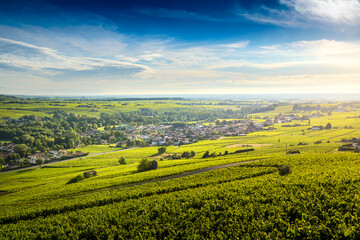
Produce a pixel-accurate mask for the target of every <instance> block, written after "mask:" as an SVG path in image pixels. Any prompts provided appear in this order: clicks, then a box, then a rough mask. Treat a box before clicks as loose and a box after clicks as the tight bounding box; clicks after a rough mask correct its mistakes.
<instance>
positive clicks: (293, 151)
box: [286, 150, 300, 154]
mask: <svg viewBox="0 0 360 240" xmlns="http://www.w3.org/2000/svg"><path fill="white" fill-rule="evenodd" d="M286 154H300V151H299V150H290V151H288V152H287V153H286Z"/></svg>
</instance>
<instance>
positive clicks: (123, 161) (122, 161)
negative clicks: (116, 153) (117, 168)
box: [119, 156, 126, 165]
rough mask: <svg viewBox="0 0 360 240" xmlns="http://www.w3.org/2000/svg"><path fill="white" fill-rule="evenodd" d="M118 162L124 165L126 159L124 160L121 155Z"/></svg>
mask: <svg viewBox="0 0 360 240" xmlns="http://www.w3.org/2000/svg"><path fill="white" fill-rule="evenodd" d="M119 163H120V164H121V165H125V164H126V161H125V158H124V157H123V156H121V158H120V159H119Z"/></svg>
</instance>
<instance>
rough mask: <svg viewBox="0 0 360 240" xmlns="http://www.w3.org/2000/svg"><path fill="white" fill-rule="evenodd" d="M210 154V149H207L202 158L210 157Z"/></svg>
mask: <svg viewBox="0 0 360 240" xmlns="http://www.w3.org/2000/svg"><path fill="white" fill-rule="evenodd" d="M209 156H210V152H209V151H206V152H205V153H204V155H203V156H202V158H208V157H209Z"/></svg>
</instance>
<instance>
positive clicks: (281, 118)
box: [262, 113, 304, 127]
mask: <svg viewBox="0 0 360 240" xmlns="http://www.w3.org/2000/svg"><path fill="white" fill-rule="evenodd" d="M262 119H265V121H264V122H262V126H263V127H267V126H271V125H273V124H274V123H289V122H292V121H293V120H304V119H303V118H301V117H299V116H297V115H295V114H287V115H283V114H281V113H280V114H279V115H277V116H275V117H274V118H270V117H263V118H262Z"/></svg>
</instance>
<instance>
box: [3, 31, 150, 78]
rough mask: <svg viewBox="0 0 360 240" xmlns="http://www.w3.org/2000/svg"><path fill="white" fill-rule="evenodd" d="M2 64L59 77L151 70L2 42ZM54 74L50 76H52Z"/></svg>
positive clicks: (143, 66)
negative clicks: (75, 72) (62, 74)
mask: <svg viewBox="0 0 360 240" xmlns="http://www.w3.org/2000/svg"><path fill="white" fill-rule="evenodd" d="M0 64H2V65H3V66H4V65H5V66H9V67H14V68H23V69H27V70H31V71H39V73H42V74H49V73H51V74H57V73H61V72H63V71H100V72H101V71H102V70H107V71H108V70H109V69H110V70H111V69H112V70H118V71H120V72H121V71H123V72H124V73H132V74H134V73H140V72H143V71H148V70H150V68H149V67H147V66H145V65H140V64H135V63H130V62H125V61H117V60H109V59H102V58H91V57H69V56H66V55H63V54H60V53H59V52H58V51H56V50H54V49H51V48H46V47H39V46H35V45H32V44H28V43H24V42H20V41H14V40H11V39H5V38H0ZM49 71H50V72H49Z"/></svg>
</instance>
